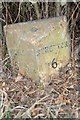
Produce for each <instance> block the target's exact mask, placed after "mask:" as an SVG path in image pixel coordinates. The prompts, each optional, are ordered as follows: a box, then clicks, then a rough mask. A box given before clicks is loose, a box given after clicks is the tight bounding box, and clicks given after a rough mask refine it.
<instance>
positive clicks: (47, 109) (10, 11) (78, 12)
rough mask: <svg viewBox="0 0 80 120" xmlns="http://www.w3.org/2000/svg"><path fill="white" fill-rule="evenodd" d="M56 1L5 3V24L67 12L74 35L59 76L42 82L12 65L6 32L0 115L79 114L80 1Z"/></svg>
mask: <svg viewBox="0 0 80 120" xmlns="http://www.w3.org/2000/svg"><path fill="white" fill-rule="evenodd" d="M56 4H57V3H56ZM56 4H55V3H53V2H52V3H51V2H50V3H38V4H35V5H33V4H32V3H13V2H12V3H3V4H2V21H3V23H2V24H3V26H4V25H5V24H12V23H18V22H26V21H29V20H35V19H40V18H41V19H43V18H49V17H54V16H58V15H66V16H67V21H68V27H69V32H70V38H71V41H70V42H71V61H69V64H68V66H67V68H66V70H65V72H64V71H63V73H62V75H61V77H60V78H58V79H55V78H54V77H52V78H50V80H49V81H48V82H47V83H46V85H45V86H43V85H42V84H40V83H36V82H35V81H32V80H31V79H28V78H27V77H26V76H24V77H23V76H21V75H19V74H18V67H17V66H12V65H11V62H10V58H9V55H8V51H7V46H6V41H5V39H4V35H3V38H2V44H3V46H2V59H3V60H2V64H3V73H2V75H1V77H0V118H7V119H12V118H80V114H79V111H80V106H79V102H80V98H79V97H80V96H79V89H80V88H79V85H78V79H77V77H79V66H78V65H79V56H78V53H77V52H78V49H79V42H80V40H79V39H80V37H79V32H80V2H78V3H66V4H65V5H64V6H61V5H58V7H56ZM58 9H59V10H58ZM0 49H1V47H0Z"/></svg>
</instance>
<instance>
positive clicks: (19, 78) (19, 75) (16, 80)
mask: <svg viewBox="0 0 80 120" xmlns="http://www.w3.org/2000/svg"><path fill="white" fill-rule="evenodd" d="M18 81H22V76H21V74H18V76H17V78H16V79H15V82H18Z"/></svg>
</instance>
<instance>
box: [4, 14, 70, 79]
mask: <svg viewBox="0 0 80 120" xmlns="http://www.w3.org/2000/svg"><path fill="white" fill-rule="evenodd" d="M4 30H5V35H6V42H7V47H8V51H9V55H10V57H11V61H12V63H15V62H16V63H17V64H18V66H19V72H20V73H21V74H23V75H27V76H28V77H29V78H31V79H33V80H40V79H41V80H47V79H48V78H49V76H51V75H54V76H55V75H58V73H59V70H60V68H61V67H64V66H65V65H66V64H67V63H68V62H69V58H70V47H69V36H68V33H67V23H66V19H65V17H64V16H62V17H54V18H49V19H43V20H36V21H29V22H26V23H17V24H11V25H8V26H5V28H4Z"/></svg>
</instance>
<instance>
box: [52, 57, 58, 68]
mask: <svg viewBox="0 0 80 120" xmlns="http://www.w3.org/2000/svg"><path fill="white" fill-rule="evenodd" d="M52 68H54V69H55V68H57V62H56V61H55V58H54V59H53V60H52Z"/></svg>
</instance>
